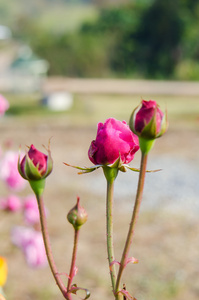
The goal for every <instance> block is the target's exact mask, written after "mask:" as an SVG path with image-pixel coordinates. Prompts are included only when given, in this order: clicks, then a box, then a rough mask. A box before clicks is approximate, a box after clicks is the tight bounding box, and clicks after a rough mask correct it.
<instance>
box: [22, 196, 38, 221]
mask: <svg viewBox="0 0 199 300" xmlns="http://www.w3.org/2000/svg"><path fill="white" fill-rule="evenodd" d="M23 209H24V218H25V222H26V224H28V225H34V224H37V223H39V209H38V205H37V200H36V197H35V196H34V195H30V196H27V197H26V198H25V199H24V205H23Z"/></svg>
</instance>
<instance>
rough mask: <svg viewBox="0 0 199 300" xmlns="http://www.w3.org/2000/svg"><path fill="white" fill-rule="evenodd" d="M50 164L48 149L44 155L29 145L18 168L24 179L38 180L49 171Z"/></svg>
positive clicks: (50, 169)
mask: <svg viewBox="0 0 199 300" xmlns="http://www.w3.org/2000/svg"><path fill="white" fill-rule="evenodd" d="M52 164H53V163H52V159H51V155H50V150H48V155H46V154H44V153H42V152H40V151H38V150H37V149H36V148H35V146H34V145H31V146H30V149H29V151H28V153H27V154H26V155H25V156H24V157H23V159H22V161H21V162H20V163H19V164H18V170H19V172H20V174H21V176H22V177H23V178H24V179H27V180H39V179H43V178H46V177H47V176H48V175H49V174H50V173H51V171H52Z"/></svg>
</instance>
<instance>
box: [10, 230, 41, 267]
mask: <svg viewBox="0 0 199 300" xmlns="http://www.w3.org/2000/svg"><path fill="white" fill-rule="evenodd" d="M12 242H13V244H14V245H16V246H17V247H19V248H20V249H21V250H22V251H23V253H24V255H25V258H26V261H27V263H28V265H29V266H31V267H34V268H38V267H44V266H46V264H47V259H46V253H45V248H44V243H43V239H42V234H41V232H39V231H35V230H34V229H32V228H26V227H20V226H18V227H15V228H14V229H13V231H12Z"/></svg>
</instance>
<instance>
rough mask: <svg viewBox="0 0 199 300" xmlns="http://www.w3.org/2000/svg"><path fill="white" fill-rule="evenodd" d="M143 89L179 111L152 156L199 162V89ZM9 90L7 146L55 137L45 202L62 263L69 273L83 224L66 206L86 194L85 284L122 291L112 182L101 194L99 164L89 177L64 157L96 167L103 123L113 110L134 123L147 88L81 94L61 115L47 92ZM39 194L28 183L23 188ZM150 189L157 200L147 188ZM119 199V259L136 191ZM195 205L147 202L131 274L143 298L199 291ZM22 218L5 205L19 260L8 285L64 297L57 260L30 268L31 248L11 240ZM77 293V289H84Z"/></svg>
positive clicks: (4, 238) (3, 224) (101, 293)
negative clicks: (114, 285) (94, 154)
mask: <svg viewBox="0 0 199 300" xmlns="http://www.w3.org/2000/svg"><path fill="white" fill-rule="evenodd" d="M142 97H143V98H144V99H151V98H152V99H154V100H156V101H157V102H158V103H159V104H160V106H161V108H162V109H164V108H166V109H167V110H168V115H169V122H170V128H169V131H168V132H167V134H165V136H164V137H162V138H161V139H159V140H158V141H157V142H156V145H155V147H154V149H153V150H152V152H151V154H150V158H151V160H153V161H155V159H156V157H161V156H164V155H167V156H168V155H169V156H171V157H173V158H174V159H175V158H178V157H181V158H182V160H184V161H188V162H194V163H195V164H198V165H199V153H198V145H199V100H198V97H189V99H188V98H187V97H177V96H175V97H174V96H164V97H163V96H161V95H159V96H157V95H156V96H154V97H153V95H142ZM7 98H8V100H9V102H10V110H9V111H8V113H7V115H6V116H5V118H3V119H1V144H2V145H3V144H4V143H5V142H6V141H7V140H11V141H12V143H13V149H15V150H17V149H18V146H19V145H22V148H25V145H30V144H31V143H33V144H34V145H35V146H36V147H37V148H39V149H42V148H41V147H42V146H41V145H42V144H45V145H47V144H48V140H49V138H51V137H52V139H51V149H52V156H53V160H54V171H53V173H52V175H51V176H50V177H49V178H48V180H47V185H46V191H45V203H46V207H47V208H48V211H49V217H48V225H49V233H50V237H51V243H52V248H53V253H54V256H55V260H56V262H57V265H58V269H59V270H60V272H66V273H68V272H69V265H70V257H71V251H72V244H71V241H72V238H73V237H72V235H73V231H72V228H71V226H70V225H69V224H68V223H67V221H66V214H67V212H68V210H69V209H70V208H71V207H72V206H74V204H75V201H76V196H77V195H79V196H80V198H81V201H82V205H83V206H84V207H85V208H86V210H87V211H88V215H89V219H88V222H87V223H86V224H85V226H84V227H83V228H82V232H81V236H80V245H79V253H78V261H77V265H78V268H79V272H78V274H77V277H76V278H75V282H77V283H78V285H80V286H82V287H85V288H88V289H89V290H90V291H91V299H94V300H102V299H104V300H105V299H106V300H109V299H113V297H112V295H111V288H110V278H109V272H108V263H107V254H106V245H105V194H106V191H105V189H104V187H105V185H104V182H105V181H104V182H103V186H99V191H100V192H99V193H98V192H97V191H95V190H94V188H93V185H92V183H95V184H96V182H95V181H98V180H99V178H102V177H103V174H102V172H101V170H98V171H96V172H95V173H94V174H88V175H81V176H79V175H77V172H76V171H75V170H74V169H71V168H67V167H66V166H64V165H63V162H68V163H70V164H74V165H79V166H90V165H91V163H90V162H89V159H88V156H87V151H88V148H89V145H90V142H91V141H92V140H93V139H94V138H95V135H96V127H97V123H98V122H100V121H101V122H104V120H105V119H106V118H108V117H115V118H117V119H120V120H126V121H127V122H128V120H129V116H130V114H131V111H132V110H133V109H134V108H135V106H137V105H138V104H139V103H140V100H141V98H140V96H125V95H124V96H121V95H120V96H118V95H107V96H106V95H91V94H76V95H74V105H73V107H72V109H71V110H70V111H68V112H61V113H53V112H49V111H48V110H47V108H44V107H41V105H40V98H41V96H40V95H37V94H36V95H29V96H28V95H7ZM139 159H140V154H138V155H137V156H136V157H135V160H134V162H133V163H132V165H133V166H136V167H139ZM159 167H160V168H161V166H159V165H158V168H159ZM184 172H186V170H184ZM132 180H135V181H137V174H135V173H133V174H132ZM95 184H94V185H95ZM168 188H170V187H168ZM103 189H104V193H103V191H102V190H103ZM159 189H161V186H160V187H159ZM6 192H7V191H6V190H5V189H3V187H2V193H4V194H5V193H6ZM173 192H174V193H175V191H173ZM30 193H31V191H30V188H29V187H28V186H27V188H26V189H25V191H23V192H22V193H21V195H22V196H23V195H27V194H30ZM133 193H134V192H133ZM154 193H155V191H154ZM103 194H104V196H102V195H103ZM145 197H146V199H145V200H147V195H145ZM162 197H164V195H162ZM116 198H117V201H116V203H115V210H114V218H115V225H114V226H115V236H114V239H115V247H116V250H115V252H116V258H117V259H118V260H119V259H120V256H121V252H122V249H123V243H124V241H125V238H126V233H127V230H128V224H129V221H130V217H131V211H130V209H129V207H131V206H132V203H133V199H134V194H129V195H125V196H124V197H123V198H121V199H119V200H118V197H117V195H116ZM161 200H162V199H160V203H161ZM176 200H177V199H176ZM194 210H196V207H195V208H194V207H193V214H192V213H187V212H186V210H184V212H183V211H181V212H180V213H179V211H178V210H177V211H170V212H169V211H168V210H164V208H161V205H160V206H158V208H157V209H153V210H152V209H148V210H146V209H145V210H143V212H142V213H141V215H140V219H139V222H138V224H137V231H136V235H135V240H134V244H133V247H132V251H131V255H133V256H134V257H136V258H137V259H139V263H138V264H137V265H129V266H128V267H127V269H126V270H125V273H124V277H123V282H125V283H126V285H127V288H128V289H129V291H130V292H131V293H132V294H133V295H134V296H135V297H136V298H137V299H138V300H160V299H161V300H169V299H172V300H187V299H189V300H197V299H198V297H199V288H198V286H199V285H198V283H199V271H198V261H199V250H198V249H199V238H198V237H199V221H198V217H197V214H194ZM14 225H22V218H21V216H20V215H8V214H4V213H2V212H0V235H1V244H0V253H1V254H2V255H4V256H6V257H7V258H8V264H9V276H8V281H7V284H6V286H5V292H6V295H7V300H18V299H20V300H59V299H62V296H61V294H60V292H59V291H58V288H57V287H56V284H55V283H54V281H53V278H52V275H51V274H50V271H49V268H45V269H41V270H33V269H30V268H29V267H28V266H27V265H26V263H25V261H24V257H23V255H22V253H21V252H20V251H19V250H18V249H17V248H15V247H13V246H12V245H11V243H10V239H9V234H10V230H11V229H12V227H13V226H14ZM74 299H77V297H76V298H75V296H74Z"/></svg>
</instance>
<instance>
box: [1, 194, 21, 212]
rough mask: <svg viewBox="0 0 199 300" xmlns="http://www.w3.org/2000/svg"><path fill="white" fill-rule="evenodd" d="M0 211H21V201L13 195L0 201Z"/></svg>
mask: <svg viewBox="0 0 199 300" xmlns="http://www.w3.org/2000/svg"><path fill="white" fill-rule="evenodd" d="M0 209H2V210H7V211H10V212H16V211H19V210H20V209H21V200H20V199H19V197H17V196H15V195H10V196H8V197H6V198H2V199H0Z"/></svg>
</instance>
